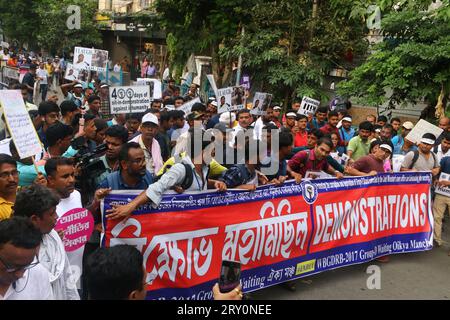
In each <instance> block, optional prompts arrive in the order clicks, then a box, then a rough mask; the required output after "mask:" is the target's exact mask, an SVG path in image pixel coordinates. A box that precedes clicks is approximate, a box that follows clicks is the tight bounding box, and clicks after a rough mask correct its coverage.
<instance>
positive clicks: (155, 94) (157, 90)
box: [136, 78, 162, 101]
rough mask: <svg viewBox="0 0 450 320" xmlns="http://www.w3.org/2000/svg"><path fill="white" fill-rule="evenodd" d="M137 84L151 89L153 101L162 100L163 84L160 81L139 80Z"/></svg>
mask: <svg viewBox="0 0 450 320" xmlns="http://www.w3.org/2000/svg"><path fill="white" fill-rule="evenodd" d="M136 84H137V85H138V86H148V87H149V89H150V99H151V101H153V100H155V99H161V98H162V83H161V81H159V80H158V79H149V78H138V79H137V80H136Z"/></svg>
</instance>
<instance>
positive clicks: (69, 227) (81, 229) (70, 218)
mask: <svg viewBox="0 0 450 320" xmlns="http://www.w3.org/2000/svg"><path fill="white" fill-rule="evenodd" d="M54 229H55V230H57V231H60V230H62V231H64V238H63V239H62V240H63V243H64V248H65V249H66V252H72V251H75V250H77V249H79V248H81V247H83V246H84V245H85V244H86V243H87V242H88V240H89V237H90V236H91V234H92V232H93V231H94V218H93V217H92V215H91V213H90V212H89V211H88V210H87V209H83V208H77V209H73V210H70V211H68V212H67V213H65V214H64V215H63V216H61V217H60V218H59V219H58V222H57V223H56V225H55V228H54Z"/></svg>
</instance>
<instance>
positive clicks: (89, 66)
mask: <svg viewBox="0 0 450 320" xmlns="http://www.w3.org/2000/svg"><path fill="white" fill-rule="evenodd" d="M73 65H74V68H76V69H78V70H90V71H106V68H107V65H108V51H106V50H99V49H89V48H82V47H75V50H74V54H73Z"/></svg>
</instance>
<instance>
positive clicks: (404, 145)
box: [391, 121, 417, 155]
mask: <svg viewBox="0 0 450 320" xmlns="http://www.w3.org/2000/svg"><path fill="white" fill-rule="evenodd" d="M412 128H414V124H413V123H412V122H411V121H406V122H404V123H403V125H402V132H401V134H400V135H396V136H395V137H393V138H392V140H391V141H392V144H393V145H394V154H403V155H405V154H407V153H408V152H409V151H414V150H416V149H417V147H416V146H415V145H414V144H413V143H412V142H411V141H409V140H406V139H405V138H406V136H407V135H408V134H409V133H410V132H411V130H412Z"/></svg>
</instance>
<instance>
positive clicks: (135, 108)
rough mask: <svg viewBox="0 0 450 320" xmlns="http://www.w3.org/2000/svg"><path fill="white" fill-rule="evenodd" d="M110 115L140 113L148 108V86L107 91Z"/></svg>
mask: <svg viewBox="0 0 450 320" xmlns="http://www.w3.org/2000/svg"><path fill="white" fill-rule="evenodd" d="M109 101H110V103H111V104H110V105H111V114H119V113H140V112H145V111H147V110H148V109H149V108H150V103H151V98H150V88H149V86H133V87H111V88H110V90H109Z"/></svg>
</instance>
